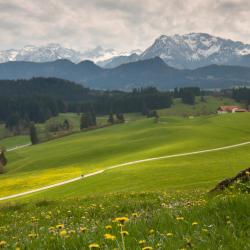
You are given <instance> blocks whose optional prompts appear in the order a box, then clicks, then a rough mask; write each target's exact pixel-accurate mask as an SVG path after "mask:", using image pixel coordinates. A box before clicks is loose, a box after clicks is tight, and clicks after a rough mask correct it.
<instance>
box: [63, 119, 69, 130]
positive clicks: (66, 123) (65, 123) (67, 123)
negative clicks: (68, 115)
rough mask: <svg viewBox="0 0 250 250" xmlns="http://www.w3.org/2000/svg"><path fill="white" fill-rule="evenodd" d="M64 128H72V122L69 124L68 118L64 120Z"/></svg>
mask: <svg viewBox="0 0 250 250" xmlns="http://www.w3.org/2000/svg"><path fill="white" fill-rule="evenodd" d="M63 128H64V129H66V130H69V129H70V124H69V121H68V119H65V120H64V122H63Z"/></svg>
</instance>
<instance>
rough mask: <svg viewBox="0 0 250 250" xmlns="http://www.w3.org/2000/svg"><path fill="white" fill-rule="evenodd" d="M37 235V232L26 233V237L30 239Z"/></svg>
mask: <svg viewBox="0 0 250 250" xmlns="http://www.w3.org/2000/svg"><path fill="white" fill-rule="evenodd" d="M37 236H38V234H36V233H30V234H28V237H29V238H30V239H34V238H37Z"/></svg>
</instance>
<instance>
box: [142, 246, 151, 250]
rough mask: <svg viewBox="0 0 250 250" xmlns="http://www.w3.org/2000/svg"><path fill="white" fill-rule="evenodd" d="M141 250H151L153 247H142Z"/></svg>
mask: <svg viewBox="0 0 250 250" xmlns="http://www.w3.org/2000/svg"><path fill="white" fill-rule="evenodd" d="M142 250H153V247H143V248H142Z"/></svg>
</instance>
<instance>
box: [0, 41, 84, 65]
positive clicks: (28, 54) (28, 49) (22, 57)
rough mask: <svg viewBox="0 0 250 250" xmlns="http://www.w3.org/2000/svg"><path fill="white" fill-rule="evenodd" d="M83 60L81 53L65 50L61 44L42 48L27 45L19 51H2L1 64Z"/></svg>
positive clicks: (0, 54) (0, 53)
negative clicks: (9, 62) (8, 62)
mask: <svg viewBox="0 0 250 250" xmlns="http://www.w3.org/2000/svg"><path fill="white" fill-rule="evenodd" d="M81 58H82V56H81V53H80V52H78V51H75V50H73V49H68V48H64V47H62V46H61V45H60V44H48V45H46V46H41V47H38V46H33V45H27V46H25V47H23V48H21V49H18V50H7V51H0V62H7V61H30V62H49V61H55V60H58V59H68V60H71V61H72V62H79V61H81Z"/></svg>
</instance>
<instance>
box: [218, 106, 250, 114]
mask: <svg viewBox="0 0 250 250" xmlns="http://www.w3.org/2000/svg"><path fill="white" fill-rule="evenodd" d="M237 112H248V110H246V109H243V108H241V107H239V106H220V107H219V108H218V109H217V113H218V114H226V113H237Z"/></svg>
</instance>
